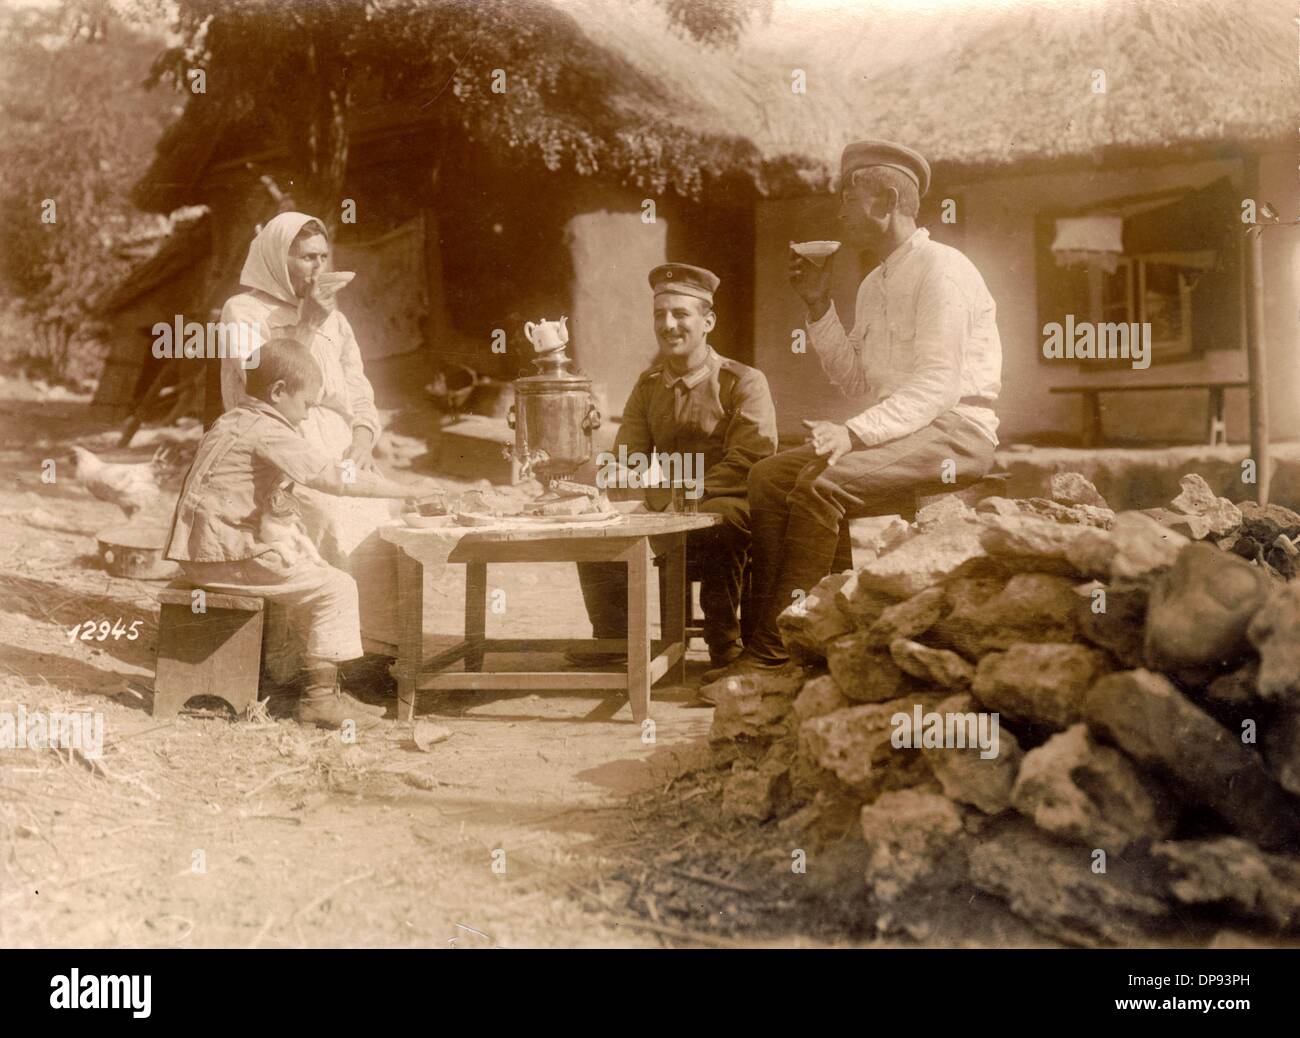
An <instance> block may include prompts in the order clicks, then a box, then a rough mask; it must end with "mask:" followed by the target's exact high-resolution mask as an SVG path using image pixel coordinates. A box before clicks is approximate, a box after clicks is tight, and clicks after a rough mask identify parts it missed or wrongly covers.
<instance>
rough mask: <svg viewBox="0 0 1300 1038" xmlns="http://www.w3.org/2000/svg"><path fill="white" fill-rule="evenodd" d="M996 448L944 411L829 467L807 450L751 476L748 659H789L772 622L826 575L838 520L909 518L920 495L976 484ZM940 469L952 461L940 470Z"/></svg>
mask: <svg viewBox="0 0 1300 1038" xmlns="http://www.w3.org/2000/svg"><path fill="white" fill-rule="evenodd" d="M993 450H994V448H993V444H991V443H990V442H989V441H988V439H987V438H986V437H985V436H984V435H983V434H982V433H981V432H980V431H979V430H978V429H977V428H976V427H975V426H974V425H973V424H971V423H970V422H968V421H966V420H965V419H964V418H961V417H959V416H957V415H956V414H953V413H952V412H948V413H947V414H944V415H941V416H940V417H939V418H938V419H936V420H935V421H934V422H933V423H932V424H930V425H928V426H926V427H925V428H924V429H921V430H919V431H918V432H915V433H912V434H911V435H910V436H903V437H900V438H899V439H897V440H891V441H890V442H889V443H883V444H880V445H879V446H876V447H870V448H868V449H866V450H860V451H850V452H849V453H848V454H846V455H844V456H843V457H842V458H840V460H839V461H838V462H836V463H835V464H834V465H833V466H829V467H828V466H827V464H826V461H825V459H824V458H819V457H817V454H816V452H815V451H814V450H813V448H812V445H811V444H805V445H804V446H802V447H796V448H794V449H793V450H788V451H782V452H781V453H780V454H774V455H773V456H772V457H770V458H764V459H763V460H762V461H758V462H755V463H754V466H753V468H751V469H750V470H749V506H750V529H751V532H752V540H751V545H750V553H751V558H750V565H751V567H752V572H753V581H754V587H753V600H754V606H755V608H756V609H757V611H758V621H757V624H756V625H755V628H754V633H753V636H752V637H751V638H750V641H749V644H748V645H746V646H745V648H746V651H748V652H749V653H751V654H752V655H754V656H757V657H758V658H759V659H761V660H765V661H767V662H770V663H776V662H780V661H782V660H785V659H788V658H789V657H788V655H787V653H786V651H785V646H784V645H783V644H782V642H781V636H780V633H779V632H778V631H777V626H776V618H777V617H778V616H779V615H780V614H781V612H782V610H784V609H785V608H786V607H787V606H789V605H790V604H791V603H792V602H793V601H794V600H795V598H796V597H797V596H796V594H795V592H796V591H802V592H803V593H805V594H806V593H807V592H808V591H810V590H811V589H812V588H813V586H814V585H815V584H816V583H817V582H818V581H819V580H821V579H822V578H823V577H825V576H826V575H827V574H828V573H830V571H831V564H832V561H833V560H834V559H835V557H836V545H837V542H838V541H839V539H840V527H841V524H842V522H843V521H844V519H846V518H848V519H857V518H861V517H863V516H869V515H890V514H892V513H895V512H904V511H908V510H910V508H911V506H912V502H913V500H914V495H915V494H916V492H917V491H918V490H929V492H931V493H938V492H940V491H941V490H943V489H945V488H947V489H952V488H953V487H952V484H953V483H954V482H956V483H967V482H970V481H973V480H977V479H979V478H980V477H981V476H983V475H984V474H985V473H987V472H988V471H989V469H990V468H991V467H992V465H993ZM945 462H951V464H949V465H945V464H944V463H945Z"/></svg>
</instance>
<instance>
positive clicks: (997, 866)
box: [711, 473, 1300, 944]
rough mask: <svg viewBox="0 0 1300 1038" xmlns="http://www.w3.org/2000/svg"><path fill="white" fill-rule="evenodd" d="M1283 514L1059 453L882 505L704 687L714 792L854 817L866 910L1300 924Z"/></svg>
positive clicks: (1077, 927) (794, 810)
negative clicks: (886, 518) (752, 645)
mask: <svg viewBox="0 0 1300 1038" xmlns="http://www.w3.org/2000/svg"><path fill="white" fill-rule="evenodd" d="M1297 537H1300V515H1297V514H1296V513H1294V512H1291V511H1290V510H1288V509H1285V508H1281V507H1279V506H1276V505H1270V506H1267V507H1265V508H1260V507H1259V506H1256V505H1253V504H1249V503H1247V504H1241V505H1234V504H1232V503H1231V502H1229V501H1227V500H1225V499H1222V498H1218V497H1216V496H1215V495H1214V494H1213V493H1212V492H1210V491H1209V488H1208V487H1207V486H1206V485H1205V483H1204V481H1203V480H1201V479H1200V477H1198V476H1187V477H1185V478H1184V480H1183V487H1182V493H1180V494H1179V495H1178V497H1177V498H1175V499H1174V500H1173V501H1172V502H1171V503H1170V506H1169V508H1168V509H1155V510H1152V511H1151V512H1150V513H1142V512H1122V513H1120V514H1115V513H1114V512H1113V511H1111V509H1110V508H1109V507H1108V506H1107V505H1106V502H1105V501H1104V500H1103V499H1102V498H1101V496H1100V495H1099V494H1098V493H1097V491H1096V489H1095V488H1094V487H1093V486H1092V485H1091V484H1090V483H1088V481H1087V480H1086V479H1084V478H1083V477H1081V476H1079V475H1077V474H1074V473H1063V474H1059V475H1058V476H1056V477H1054V478H1053V481H1052V496H1051V498H1050V499H1045V498H1043V499H1030V500H1014V501H1013V500H1010V499H1005V498H989V499H986V500H984V501H982V502H980V504H979V505H977V506H976V508H975V509H973V510H972V509H970V508H968V507H966V506H965V505H962V504H960V502H957V501H955V500H950V501H943V502H940V503H939V504H938V505H936V506H932V508H931V509H929V510H926V511H923V512H922V514H920V515H918V517H917V521H916V523H914V524H910V525H909V524H905V523H903V522H902V521H901V520H897V521H895V522H894V523H892V524H890V525H888V526H886V527H884V528H883V529H882V530H880V532H879V535H878V537H877V541H876V543H875V545H874V546H873V549H872V552H871V555H872V558H871V559H870V561H868V562H867V563H866V564H865V565H863V566H862V567H861V568H860V569H858V570H857V571H856V572H845V573H841V574H837V575H834V576H831V577H828V578H827V579H825V580H823V581H822V582H821V583H820V584H819V585H818V586H817V587H816V588H814V589H813V590H812V591H811V592H810V593H809V594H808V595H807V596H806V597H805V598H803V599H802V601H800V602H799V603H797V604H795V605H793V606H792V607H791V608H790V609H789V610H787V611H786V613H785V614H784V615H783V616H782V618H781V625H782V631H783V634H784V636H785V640H786V644H787V646H788V647H789V649H790V651H791V653H792V655H793V656H794V657H795V659H796V660H798V661H799V663H800V664H801V665H802V666H801V667H792V668H790V669H788V670H787V671H784V672H781V673H778V674H765V675H757V676H745V677H741V678H733V679H730V680H729V681H728V682H726V683H725V684H724V685H723V687H722V688H721V689H720V690H719V691H718V695H717V710H716V712H715V715H714V721H713V728H712V731H711V741H712V744H713V747H714V750H715V759H716V760H717V762H718V764H719V765H720V766H723V767H728V768H730V774H729V776H728V777H727V779H726V783H725V786H724V796H723V811H724V812H725V813H726V814H727V815H729V816H731V817H732V818H748V819H753V820H754V821H756V822H769V821H771V820H774V819H775V820H777V821H778V825H777V829H778V831H780V832H782V833H789V832H791V831H795V832H803V833H805V834H808V835H807V837H806V838H807V839H809V840H810V841H812V842H815V841H816V839H817V838H819V837H820V838H822V839H826V840H833V839H836V838H837V837H842V836H843V835H844V834H845V833H846V832H849V831H850V827H851V829H852V831H853V832H854V834H856V832H861V834H862V837H863V838H864V839H865V844H866V846H865V851H864V854H863V857H862V860H863V861H864V862H865V878H866V885H867V889H868V894H869V897H870V898H871V900H872V904H873V907H874V908H875V910H876V918H877V924H878V925H879V926H880V927H881V928H882V929H883V930H886V931H889V930H893V929H897V928H902V929H903V930H906V931H908V932H911V933H913V934H915V935H917V936H920V937H924V936H925V935H926V934H927V932H928V923H927V921H926V920H927V916H929V917H932V916H933V910H932V906H933V903H934V899H935V898H936V897H940V898H941V897H944V896H956V895H957V894H958V893H960V894H961V896H963V897H964V898H969V897H970V895H971V894H972V893H974V892H975V891H978V892H983V893H985V894H990V895H993V896H995V897H997V898H999V899H1001V900H1002V901H1004V902H1006V904H1007V905H1009V906H1010V908H1011V910H1012V911H1013V912H1015V913H1016V914H1017V915H1019V916H1022V917H1023V918H1024V919H1026V920H1027V921H1029V922H1030V923H1031V924H1032V925H1033V926H1034V927H1036V928H1037V929H1039V930H1040V931H1043V932H1045V933H1047V934H1049V935H1051V936H1052V937H1054V938H1057V939H1060V940H1065V941H1069V942H1072V943H1082V944H1107V943H1114V944H1124V943H1140V942H1144V941H1149V940H1151V939H1152V938H1153V937H1154V936H1156V935H1158V934H1160V933H1161V932H1164V931H1168V930H1170V929H1171V928H1172V927H1173V926H1174V925H1175V921H1176V925H1177V926H1179V927H1181V928H1183V929H1181V930H1179V931H1178V932H1177V934H1176V937H1177V939H1189V938H1188V933H1187V930H1186V927H1187V926H1188V925H1189V923H1188V920H1189V919H1193V920H1194V919H1198V918H1199V919H1204V920H1206V921H1207V925H1208V924H1210V923H1212V922H1213V921H1215V920H1222V918H1223V917H1224V916H1225V914H1227V915H1229V916H1234V917H1240V918H1243V919H1246V920H1250V921H1254V922H1256V923H1259V924H1262V925H1264V926H1266V927H1270V928H1273V929H1275V930H1285V929H1296V928H1300V882H1297V881H1298V880H1300V858H1297V857H1295V856H1294V852H1295V851H1296V849H1297V848H1298V847H1300V799H1298V798H1300V581H1296V582H1288V581H1286V580H1283V579H1281V576H1280V574H1289V573H1290V570H1289V569H1288V567H1289V565H1290V563H1289V560H1290V559H1291V558H1292V557H1293V556H1292V552H1291V550H1289V549H1288V548H1285V547H1282V546H1281V542H1282V541H1286V542H1287V544H1293V540H1294V539H1295V538H1297ZM1248 559H1250V560H1251V561H1247V560H1248ZM1279 562H1281V563H1282V565H1279V564H1278V563H1279ZM993 715H996V724H995V722H994V717H993ZM855 838H856V835H855ZM972 887H973V888H974V891H972V889H971V888H972ZM1188 905H1191V906H1197V909H1198V910H1197V911H1196V912H1190V911H1189V910H1188V909H1187V908H1185V907H1181V906H1188ZM926 906H931V907H930V908H927V907H926Z"/></svg>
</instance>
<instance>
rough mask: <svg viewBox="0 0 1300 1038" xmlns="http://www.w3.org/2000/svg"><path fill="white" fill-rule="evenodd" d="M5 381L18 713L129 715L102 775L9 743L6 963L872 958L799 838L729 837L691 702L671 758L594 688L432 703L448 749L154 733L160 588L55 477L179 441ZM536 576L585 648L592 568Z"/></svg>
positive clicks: (2, 793) (696, 664)
mask: <svg viewBox="0 0 1300 1038" xmlns="http://www.w3.org/2000/svg"><path fill="white" fill-rule="evenodd" d="M18 388H19V390H22V389H23V387H18ZM0 390H3V391H4V392H3V396H4V397H6V398H5V399H0V430H2V432H3V439H2V440H0V444H3V448H2V450H0V471H2V472H3V475H4V479H3V483H2V484H0V711H10V712H16V711H17V710H18V709H19V707H20V706H21V707H22V708H24V709H25V710H26V711H28V712H29V713H30V712H32V711H35V710H41V711H45V712H47V713H48V712H49V711H52V710H55V709H64V710H85V711H92V712H101V713H102V715H103V724H104V753H103V756H102V758H101V759H100V762H99V764H94V763H93V762H88V761H85V760H81V759H78V758H77V757H75V756H72V757H70V756H68V755H67V754H61V753H56V752H54V751H51V750H32V749H17V750H4V751H0V944H3V945H6V946H33V947H40V946H50V945H65V946H66V945H83V946H110V947H116V946H124V947H141V946H144V947H155V946H161V947H214V946H233V947H258V946H260V947H322V946H372V947H377V946H433V947H451V948H489V947H520V946H545V947H591V946H638V947H641V946H643V947H659V946H671V945H679V946H699V945H722V946H727V945H730V944H737V943H743V944H746V945H752V944H755V943H758V944H773V945H804V946H808V945H826V944H845V943H849V944H855V943H863V942H866V941H869V937H868V935H867V931H865V930H864V929H862V925H865V924H861V925H860V921H858V920H856V919H855V918H854V917H853V916H854V913H853V912H852V911H850V912H848V913H847V914H846V915H844V916H843V917H841V916H838V915H835V914H834V913H832V916H831V917H829V918H828V917H826V915H825V909H824V902H817V904H821V905H823V907H821V908H818V907H815V906H814V904H813V903H811V902H808V901H805V900H804V898H805V895H806V894H808V893H809V892H810V890H811V887H812V884H810V883H808V882H804V880H805V878H806V874H805V875H800V876H797V877H795V876H792V875H791V869H790V867H789V863H790V860H791V857H790V856H791V853H792V852H791V849H790V847H789V846H787V845H788V844H791V842H792V838H786V837H784V836H782V837H781V838H779V839H776V840H775V841H772V840H769V839H765V838H764V837H763V836H761V835H759V834H757V833H756V831H755V830H753V829H752V827H747V826H744V825H740V824H729V823H724V822H723V821H722V820H721V817H720V815H719V811H718V797H717V782H718V781H720V777H719V775H718V773H716V772H709V773H703V774H701V775H696V776H692V775H691V774H690V772H691V771H692V766H693V765H695V766H698V765H700V764H701V763H702V762H703V761H704V760H705V743H704V740H705V737H706V734H707V732H708V727H709V723H710V719H711V710H710V709H709V708H707V707H705V706H703V705H702V704H700V703H699V702H698V701H697V700H696V699H695V697H694V695H693V692H692V688H691V687H683V688H663V687H662V686H661V687H660V688H658V689H656V691H655V695H654V718H655V722H656V728H655V732H654V740H653V742H647V741H644V740H643V735H642V731H641V729H640V728H639V727H638V726H636V725H634V724H632V722H631V718H630V713H629V710H628V707H627V704H626V698H625V697H604V696H601V695H599V694H595V693H583V692H574V693H547V694H545V695H530V694H517V695H513V696H512V695H503V694H501V693H464V694H449V695H438V694H431V693H430V694H425V695H423V696H422V697H421V702H420V704H419V715H420V717H421V718H422V719H424V720H428V721H434V722H437V723H440V724H444V725H446V726H447V727H448V728H449V729H450V730H451V732H452V735H451V737H450V739H448V740H447V741H444V742H441V743H438V744H437V745H434V746H432V747H431V748H430V749H428V750H427V751H422V750H420V749H418V748H417V747H416V746H415V744H414V742H413V741H412V738H411V736H412V729H411V726H409V725H400V724H398V723H397V722H396V721H394V720H392V719H391V718H392V716H393V715H392V713H391V712H390V716H389V719H388V720H386V722H385V724H384V725H383V727H382V728H380V729H378V730H377V732H375V733H362V734H361V735H360V736H359V737H358V741H357V742H356V743H355V744H352V745H346V744H344V742H343V741H342V740H341V739H340V737H339V736H338V735H337V734H336V733H328V732H323V731H318V730H316V729H310V730H309V729H304V728H301V727H300V726H298V725H297V724H295V723H294V722H292V721H290V720H285V719H278V720H277V719H274V717H272V718H268V719H262V720H256V721H247V720H241V721H235V720H233V719H232V718H231V717H230V716H229V715H228V714H226V713H223V712H221V711H219V710H212V711H202V710H191V711H189V712H186V713H183V714H182V715H181V716H180V717H178V718H176V719H175V720H172V721H162V722H159V721H155V720H154V718H153V717H152V716H151V715H150V713H149V710H148V706H149V700H150V695H151V682H152V679H153V667H154V652H155V647H154V639H155V636H156V633H157V615H158V613H157V606H156V604H155V597H156V592H157V589H158V587H159V586H160V585H159V584H157V583H150V582H143V581H135V580H125V579H120V578H114V577H111V576H109V575H108V574H107V573H105V572H104V570H103V569H102V568H101V566H100V564H99V560H98V558H97V556H96V542H95V538H94V533H95V532H96V531H98V530H102V529H104V528H106V527H109V526H113V525H118V524H120V523H122V522H123V521H124V520H123V517H122V515H121V513H120V512H119V511H118V510H117V509H116V508H115V507H114V506H112V505H110V504H107V503H104V502H100V501H98V500H96V499H94V498H93V497H91V496H90V495H89V494H88V493H87V492H86V491H85V490H84V489H83V488H81V487H79V486H77V485H75V484H74V483H72V482H71V481H69V480H67V479H62V478H61V479H60V480H59V481H58V482H56V483H55V484H53V485H47V484H43V483H42V482H41V480H40V472H41V461H42V459H44V458H47V457H55V458H58V457H60V456H61V448H62V446H63V445H66V444H68V443H71V442H76V443H80V444H82V445H86V446H90V447H91V448H92V449H94V450H96V451H97V452H99V453H101V454H102V455H104V456H106V457H107V458H109V459H112V460H141V461H142V460H146V459H147V458H148V457H149V456H150V455H151V453H152V451H153V449H154V441H155V439H156V436H157V431H153V430H147V431H146V434H145V435H143V436H141V437H140V438H139V442H138V445H137V446H136V447H135V448H133V450H132V451H131V452H130V454H129V455H124V454H120V453H118V452H115V451H113V450H112V449H111V448H112V444H113V442H114V439H113V436H114V434H113V431H112V430H111V429H110V428H109V427H108V426H106V425H103V424H99V425H96V424H95V423H94V422H93V421H91V420H90V419H88V417H87V412H86V409H85V407H84V406H83V402H82V401H80V400H77V399H66V398H65V399H62V400H59V399H53V400H51V399H48V398H45V399H35V398H34V396H35V394H32V393H30V392H26V391H15V386H14V384H13V383H12V382H10V383H7V384H6V385H5V386H3V387H0ZM190 447H191V449H192V442H191V445H190ZM532 569H533V570H535V572H529V568H528V567H517V568H516V575H515V578H514V583H513V585H512V587H513V591H512V599H511V613H512V614H514V615H515V616H527V617H530V618H532V620H531V621H530V622H529V623H528V624H527V626H528V627H529V632H528V633H530V634H531V633H534V632H540V631H542V630H545V631H546V632H547V633H551V634H553V635H554V636H560V635H564V634H586V633H587V632H588V631H589V628H588V627H587V625H586V621H585V614H584V612H583V610H582V606H581V599H580V596H579V594H578V588H577V582H576V577H575V575H574V574H573V572H572V568H571V567H565V566H538V567H532ZM118 619H121V620H122V621H123V626H126V627H129V625H130V624H131V623H132V621H133V620H136V619H139V620H141V621H142V622H141V624H140V625H139V626H138V631H139V637H138V638H136V639H135V640H128V638H126V637H121V638H118V639H116V640H115V639H113V638H112V637H109V638H108V639H106V640H105V641H102V642H99V641H94V642H83V641H80V640H77V641H73V640H71V638H70V631H71V630H72V628H73V626H74V625H76V624H79V623H81V622H83V621H86V620H95V621H97V622H98V621H101V620H109V621H110V622H113V621H116V620H118ZM694 655H695V657H696V658H695V659H693V660H692V662H691V665H690V675H689V676H690V678H691V679H692V681H696V680H698V674H699V673H700V672H701V671H702V670H703V669H704V666H705V664H704V662H703V655H702V653H695V654H694ZM349 687H350V689H351V690H352V691H353V692H354V694H357V695H359V696H360V697H362V698H364V699H368V700H371V701H374V702H391V701H392V694H393V686H392V682H391V679H390V678H389V677H388V675H387V673H386V670H385V668H384V667H383V665H382V661H378V660H374V661H372V660H367V661H363V663H361V664H360V665H358V666H355V667H353V668H352V670H351V673H350V674H349ZM692 687H693V686H692ZM816 871H817V870H816V862H815V861H812V862H810V863H809V872H811V873H813V874H814V875H815V874H816Z"/></svg>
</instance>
